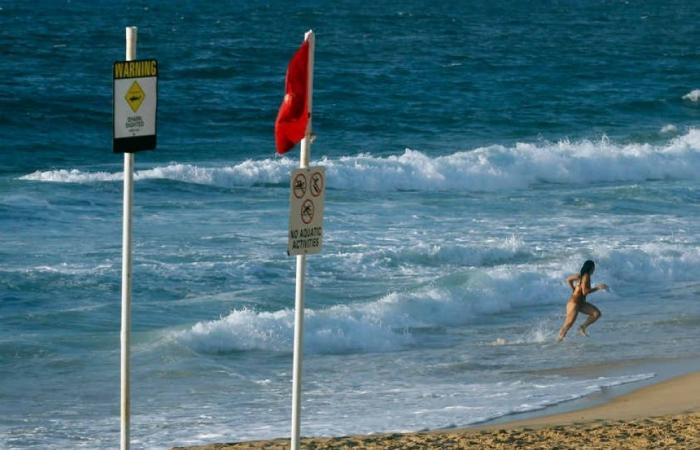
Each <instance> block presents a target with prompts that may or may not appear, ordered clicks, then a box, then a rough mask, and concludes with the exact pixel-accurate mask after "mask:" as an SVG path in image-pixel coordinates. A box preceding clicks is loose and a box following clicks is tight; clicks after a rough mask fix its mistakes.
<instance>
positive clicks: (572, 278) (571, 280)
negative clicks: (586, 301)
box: [566, 274, 581, 291]
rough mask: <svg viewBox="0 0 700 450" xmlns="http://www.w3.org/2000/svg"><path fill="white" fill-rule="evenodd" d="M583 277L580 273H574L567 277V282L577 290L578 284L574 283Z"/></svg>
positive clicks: (572, 288)
mask: <svg viewBox="0 0 700 450" xmlns="http://www.w3.org/2000/svg"><path fill="white" fill-rule="evenodd" d="M580 280H581V277H580V276H579V275H578V274H573V275H569V276H568V277H566V283H567V284H568V285H569V287H570V288H571V290H572V291H574V290H576V286H575V285H574V282H575V281H580Z"/></svg>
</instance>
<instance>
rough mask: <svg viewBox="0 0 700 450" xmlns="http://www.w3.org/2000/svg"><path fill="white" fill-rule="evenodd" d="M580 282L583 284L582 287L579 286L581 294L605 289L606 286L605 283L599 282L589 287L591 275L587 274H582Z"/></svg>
mask: <svg viewBox="0 0 700 450" xmlns="http://www.w3.org/2000/svg"><path fill="white" fill-rule="evenodd" d="M581 284H583V287H582V288H581V292H582V293H583V295H588V294H590V293H591V292H595V291H599V290H601V289H602V290H606V289H607V288H608V285H607V284H604V283H600V284H597V285H596V286H595V287H593V288H592V287H591V276H590V275H589V274H587V273H586V274H584V275H583V277H582V278H581Z"/></svg>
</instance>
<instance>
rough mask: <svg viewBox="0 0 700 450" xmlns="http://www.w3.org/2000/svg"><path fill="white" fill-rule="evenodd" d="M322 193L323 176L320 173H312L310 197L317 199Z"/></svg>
mask: <svg viewBox="0 0 700 450" xmlns="http://www.w3.org/2000/svg"><path fill="white" fill-rule="evenodd" d="M322 192H323V174H322V173H321V172H314V174H313V175H311V195H313V196H314V197H318V196H319V195H321V193H322Z"/></svg>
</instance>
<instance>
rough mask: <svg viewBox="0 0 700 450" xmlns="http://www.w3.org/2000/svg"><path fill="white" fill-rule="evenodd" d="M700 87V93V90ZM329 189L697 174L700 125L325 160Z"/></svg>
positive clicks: (199, 172)
mask: <svg viewBox="0 0 700 450" xmlns="http://www.w3.org/2000/svg"><path fill="white" fill-rule="evenodd" d="M699 92H700V91H699ZM315 163H317V164H320V165H324V166H325V167H326V169H327V177H328V186H329V187H331V188H335V189H352V190H361V191H386V190H425V191H438V190H442V191H450V190H452V191H495V190H503V189H505V190H508V189H518V188H524V187H527V186H530V185H533V184H537V183H562V184H585V183H596V182H615V181H643V180H653V179H698V178H700V130H695V129H692V130H690V131H688V133H686V134H685V135H682V136H678V137H674V138H673V139H670V140H669V141H668V142H666V143H665V144H664V145H660V146H659V145H651V144H624V145H622V144H614V143H612V142H610V141H609V140H608V139H606V138H604V139H601V140H600V141H589V140H583V141H578V142H571V141H560V142H557V143H546V142H545V143H539V144H531V143H521V144H516V145H515V146H512V147H505V146H501V145H493V146H489V147H481V148H477V149H474V150H471V151H464V152H457V153H453V154H450V155H446V156H437V157H430V156H428V155H426V154H424V153H421V152H419V151H415V150H410V149H407V150H406V151H405V152H404V153H403V154H402V155H398V156H388V157H377V156H372V155H370V154H361V155H357V156H344V157H340V158H335V159H330V158H324V159H322V160H320V161H317V162H315ZM294 167H295V162H294V161H293V160H292V159H289V158H275V159H269V158H268V159H263V160H247V161H244V162H241V163H239V164H235V165H232V166H223V167H200V166H195V165H190V164H170V165H167V166H163V167H155V168H152V169H148V170H140V171H138V172H136V174H135V179H136V180H148V179H168V180H175V181H180V182H185V183H198V184H205V185H216V186H224V187H235V186H251V185H254V184H265V183H270V184H286V183H287V179H288V176H289V172H290V171H291V170H292V168H294ZM121 177H122V174H121V173H119V172H117V173H109V172H84V171H79V170H52V171H37V172H34V173H31V174H28V175H25V176H23V177H21V179H23V180H30V181H44V182H61V183H94V182H99V181H105V182H109V181H117V180H120V179H121Z"/></svg>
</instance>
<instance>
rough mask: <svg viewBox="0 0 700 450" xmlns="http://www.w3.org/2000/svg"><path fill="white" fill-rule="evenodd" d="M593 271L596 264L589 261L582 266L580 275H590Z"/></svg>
mask: <svg viewBox="0 0 700 450" xmlns="http://www.w3.org/2000/svg"><path fill="white" fill-rule="evenodd" d="M593 269H595V263H594V262H593V261H591V260H590V259H589V260H588V261H586V262H585V263H583V266H581V273H580V275H581V276H583V275H584V274H586V273H587V274H589V275H590V274H591V272H592V271H593Z"/></svg>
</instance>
